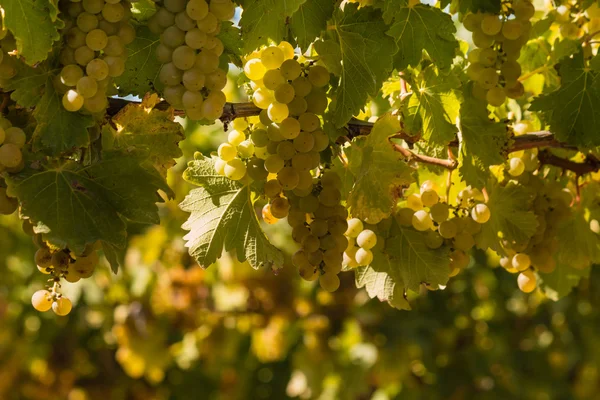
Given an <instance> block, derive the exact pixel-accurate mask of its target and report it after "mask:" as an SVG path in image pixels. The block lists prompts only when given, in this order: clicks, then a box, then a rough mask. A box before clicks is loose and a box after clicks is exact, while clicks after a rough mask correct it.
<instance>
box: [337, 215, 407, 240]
mask: <svg viewBox="0 0 600 400" xmlns="http://www.w3.org/2000/svg"><path fill="white" fill-rule="evenodd" d="M411 218H412V214H411ZM362 231H363V223H362V221H361V220H360V219H358V218H352V219H349V220H348V229H347V230H346V233H345V235H346V236H348V237H351V238H356V237H358V235H359V234H360V233H361V232H362Z"/></svg>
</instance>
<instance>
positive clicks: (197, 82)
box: [159, 45, 206, 92]
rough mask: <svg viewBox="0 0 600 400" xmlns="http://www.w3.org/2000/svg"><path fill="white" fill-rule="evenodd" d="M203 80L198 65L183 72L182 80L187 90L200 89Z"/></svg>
mask: <svg viewBox="0 0 600 400" xmlns="http://www.w3.org/2000/svg"><path fill="white" fill-rule="evenodd" d="M159 46H160V45H159ZM205 81H206V77H205V75H204V74H203V73H202V71H201V70H200V68H198V67H193V68H190V69H188V70H187V71H185V72H184V73H183V77H182V82H183V85H184V86H185V88H186V89H187V90H189V91H192V92H198V91H200V90H201V89H202V88H203V87H204V83H205Z"/></svg>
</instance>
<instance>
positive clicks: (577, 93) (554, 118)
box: [530, 52, 600, 146]
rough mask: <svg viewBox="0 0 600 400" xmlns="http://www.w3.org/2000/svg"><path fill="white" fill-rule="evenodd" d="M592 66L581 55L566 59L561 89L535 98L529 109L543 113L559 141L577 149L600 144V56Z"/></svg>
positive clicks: (594, 59) (562, 72) (595, 58)
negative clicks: (599, 112)
mask: <svg viewBox="0 0 600 400" xmlns="http://www.w3.org/2000/svg"><path fill="white" fill-rule="evenodd" d="M590 67H591V68H590ZM590 67H588V66H587V65H586V63H585V60H584V59H583V54H582V53H581V52H579V53H577V54H575V56H574V57H573V58H564V59H563V61H561V62H560V64H559V75H560V77H561V85H560V87H559V88H558V89H557V90H555V91H553V92H552V93H549V94H545V95H541V96H539V97H538V98H536V99H534V101H533V102H532V103H531V108H530V110H531V111H540V113H541V114H542V116H543V118H544V120H545V122H546V123H547V124H548V125H550V129H551V130H552V132H554V134H555V135H556V138H557V139H558V140H560V141H563V142H566V143H569V144H573V145H578V146H592V145H594V146H597V145H599V144H600V135H598V131H597V129H596V127H597V126H598V124H600V114H598V110H599V109H600V74H599V72H600V55H596V56H595V57H594V58H593V59H592V61H591V62H590Z"/></svg>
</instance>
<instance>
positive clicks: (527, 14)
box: [513, 0, 535, 20]
mask: <svg viewBox="0 0 600 400" xmlns="http://www.w3.org/2000/svg"><path fill="white" fill-rule="evenodd" d="M513 10H514V12H515V17H517V19H519V20H529V19H531V18H532V17H533V15H534V14H535V7H534V6H533V4H531V3H530V2H529V0H516V1H515V2H514V3H513Z"/></svg>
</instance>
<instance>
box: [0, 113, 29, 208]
mask: <svg viewBox="0 0 600 400" xmlns="http://www.w3.org/2000/svg"><path fill="white" fill-rule="evenodd" d="M25 141H26V136H25V132H23V130H22V129H21V128H18V127H16V126H12V123H11V122H10V121H9V120H8V119H6V118H4V117H0V174H1V173H2V172H4V171H6V172H8V173H17V172H20V171H21V170H22V169H23V167H24V163H23V153H22V152H21V149H22V148H23V146H25ZM17 207H18V201H17V199H16V198H14V197H11V196H10V193H8V192H7V188H6V183H5V181H4V178H0V214H4V215H9V214H12V213H14V212H15V211H16V210H17Z"/></svg>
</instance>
